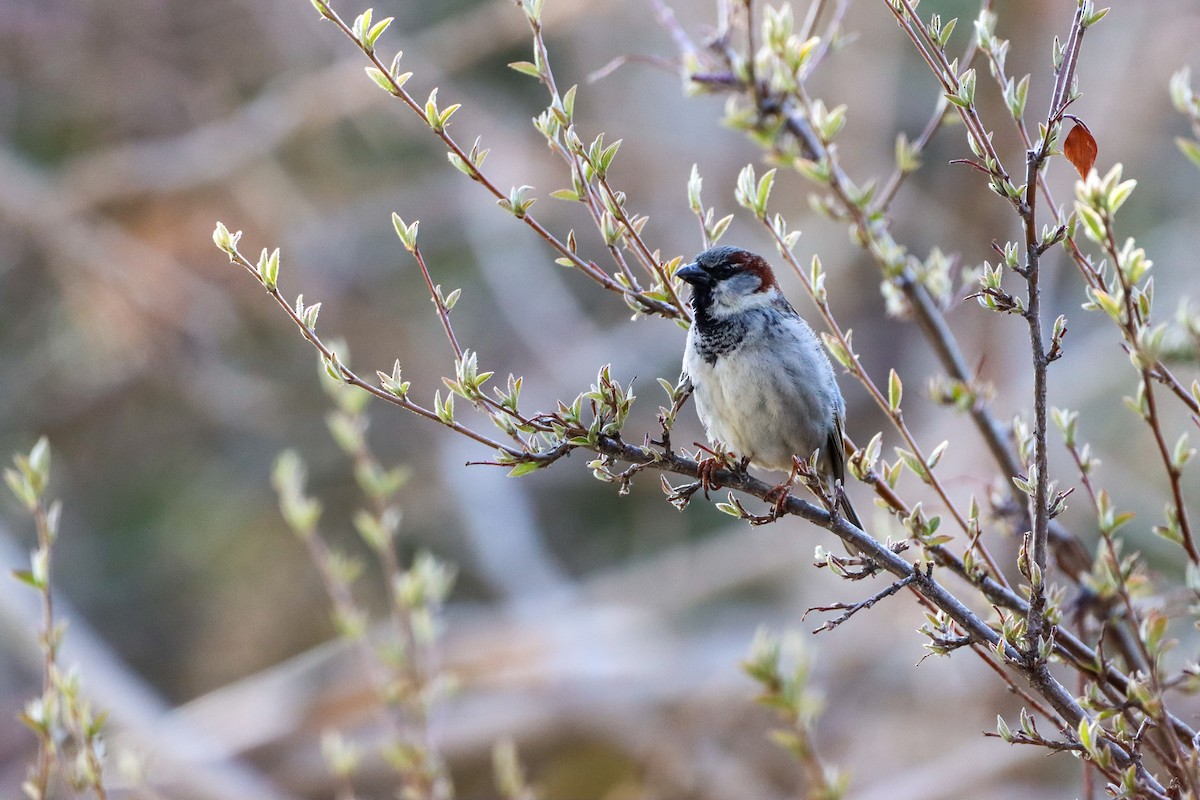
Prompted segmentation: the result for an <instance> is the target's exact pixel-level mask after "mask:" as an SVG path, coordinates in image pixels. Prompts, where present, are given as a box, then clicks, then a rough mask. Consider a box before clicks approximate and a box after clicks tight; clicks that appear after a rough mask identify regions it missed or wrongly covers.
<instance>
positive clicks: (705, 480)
mask: <svg viewBox="0 0 1200 800" xmlns="http://www.w3.org/2000/svg"><path fill="white" fill-rule="evenodd" d="M720 468H721V461H720V460H719V459H717V458H711V457H710V458H702V459H700V466H699V468H698V469H697V470H696V473H697V474H698V475H699V477H700V488H701V489H703V490H704V499H705V500H709V499H711V498H709V496H708V490H709V489H717V488H720V484H718V483H717V482H716V481H715V480H714V479H713V475H714V474H715V473H716V471H717V470H719V469H720Z"/></svg>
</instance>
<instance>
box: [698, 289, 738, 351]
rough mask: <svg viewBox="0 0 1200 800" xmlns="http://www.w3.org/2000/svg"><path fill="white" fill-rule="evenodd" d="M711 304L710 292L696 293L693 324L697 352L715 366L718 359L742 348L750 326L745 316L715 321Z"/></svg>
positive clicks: (735, 315)
mask: <svg viewBox="0 0 1200 800" xmlns="http://www.w3.org/2000/svg"><path fill="white" fill-rule="evenodd" d="M710 304H711V299H710V298H709V296H708V292H697V293H696V296H695V297H694V298H693V301H692V308H693V309H694V310H695V312H696V318H695V320H694V321H693V323H692V324H693V325H694V326H695V328H696V350H697V351H698V352H699V353H700V357H701V358H703V359H704V360H705V362H707V363H709V364H715V363H717V359H718V358H720V357H721V356H723V355H727V354H729V353H732V352H733V351H734V350H736V349H737V348H738V347H740V346H741V344H742V341H743V340H744V339H745V338H746V332H747V330H748V329H749V327H750V326H749V323H748V320H747V317H746V315H745V314H734V315H733V316H731V317H726V318H725V319H715V318H714V317H713V316H712V314H710V313H709V308H710Z"/></svg>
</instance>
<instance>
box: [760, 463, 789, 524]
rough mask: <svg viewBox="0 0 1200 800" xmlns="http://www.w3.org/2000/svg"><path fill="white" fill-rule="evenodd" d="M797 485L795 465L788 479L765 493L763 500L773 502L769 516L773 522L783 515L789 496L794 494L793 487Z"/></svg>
mask: <svg viewBox="0 0 1200 800" xmlns="http://www.w3.org/2000/svg"><path fill="white" fill-rule="evenodd" d="M795 485H796V468H795V467H794V466H793V467H792V471H791V472H790V473H789V474H788V476H787V480H785V481H784V482H783V483H779V484H776V485H775V486H772V487H771V488H770V489H768V490H767V493H766V494H764V495H763V500H765V501H766V502H768V503H770V504H771V510H770V512H768V514H767V516H768V518H769V519H770V520H771V521H772V522H774V521H775V520H777V519H779V518H780V517H782V516H783V509H784V508H785V507H786V506H787V501H788V498H790V497H791V496H792V487H793V486H795Z"/></svg>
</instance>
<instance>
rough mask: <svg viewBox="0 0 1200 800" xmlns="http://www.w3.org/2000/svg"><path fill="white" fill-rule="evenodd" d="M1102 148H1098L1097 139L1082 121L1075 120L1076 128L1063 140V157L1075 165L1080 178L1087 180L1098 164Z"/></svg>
mask: <svg viewBox="0 0 1200 800" xmlns="http://www.w3.org/2000/svg"><path fill="white" fill-rule="evenodd" d="M1099 152H1100V148H1099V147H1097V146H1096V138H1095V137H1094V136H1092V132H1091V131H1089V130H1088V127H1087V125H1084V124H1083V123H1082V122H1081V121H1080V120H1078V119H1076V120H1075V127H1073V128H1071V132H1070V133H1068V134H1067V138H1066V139H1064V140H1063V155H1065V156H1066V157H1067V160H1068V161H1070V162H1071V163H1072V164H1074V165H1075V169H1076V170H1077V171H1078V172H1079V177H1081V178H1087V174H1088V172H1089V171H1091V169H1092V165H1093V164H1095V163H1096V154H1097V153H1099Z"/></svg>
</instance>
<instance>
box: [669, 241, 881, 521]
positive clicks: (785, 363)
mask: <svg viewBox="0 0 1200 800" xmlns="http://www.w3.org/2000/svg"><path fill="white" fill-rule="evenodd" d="M675 274H676V275H677V276H678V277H679V278H681V279H682V280H684V281H687V282H688V283H689V284H691V286H692V308H693V309H694V311H695V319H694V321H693V323H692V327H691V330H690V331H688V337H687V347H686V348H685V349H684V353H683V371H684V372H685V373H686V374H687V375H688V376H689V377H690V378H691V381H692V386H693V387H694V391H695V400H696V411H697V413H698V414H699V415H700V421H701V422H703V423H704V429H705V432H706V433H707V434H708V438H709V441H711V442H718V441H719V442H721V443H722V444H723V445H724V446H726V447H729V448H732V449H733V451H734V452H735V453H737V454H738V455H741V456H743V457H744V458H747V459H749V462H750V463H752V464H754V465H756V466H759V467H762V468H763V469H768V470H782V471H785V472H788V473H789V474H791V471H792V469H793V462H792V457H793V456H796V457H798V458H800V459H801V460H803V459H807V458H808V457H809V456H810V455H811V454H812V453H813V452H814V451H817V450H819V451H820V456H819V458H818V461H817V470H818V472H819V474H820V475H821V476H822V477H823V478H824V479H825V480H826V482H827V483H829V484H830V488H832V489H834V492H835V496H836V497H838V505H839V506H840V507H841V509H842V511H843V513H844V514H845V517H846V519H847V520H848V521H849V522H850V523H852V524H853V525H854V526H855V527H858V528H860V529H861V528H862V523H861V522H859V519H858V515H857V514H855V513H854V509H853V508H852V507H851V506H850V501H849V500H847V499H846V496H845V494H844V493H843V492H841V491H840V490H838V489H837V488H835V484H837V483H841V482H842V481H843V480H844V479H845V475H846V452H845V449H844V445H843V444H842V431H843V425H844V419H845V415H846V403H845V401H844V400H843V399H842V393H841V392H840V391H839V390H838V385H837V381H836V379H835V378H834V374H833V366H832V365H831V364H830V363H829V357H828V356H827V355H826V354H825V350H824V348H823V347H822V346H821V342H820V340H819V339H818V338H817V335H816V333H814V332H813V329H812V328H810V327H809V326H808V323H806V322H805V321H804V320H803V319H801V318H800V315H799V314H797V313H796V309H794V308H792V306H791V304H790V303H789V302H788V301H787V299H786V298H785V297H784V296H783V293H782V292H781V291H780V290H779V284H778V283H777V282H776V280H775V274H774V273H773V272H772V271H771V267H770V266H769V265H768V264H767V262H766V261H764V260H763V259H762V258H761V257H760V256H757V255H755V254H753V253H749V252H747V251H745V250H741V249H739V248H736V247H714V248H711V249H709V250H706V251H704V252H703V253H701V254H700V255H698V256H696V260H695V262H694V263H691V264H686V265H684V266H682V267H680V268H679V269H678V270H676V272H675ZM792 477H794V475H792ZM790 480H791V478H789V482H788V483H786V484H781V486H780V489H781V490H782V489H785V488H786V487H787V486H789V485H790ZM784 496H785V497H786V495H784Z"/></svg>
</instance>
